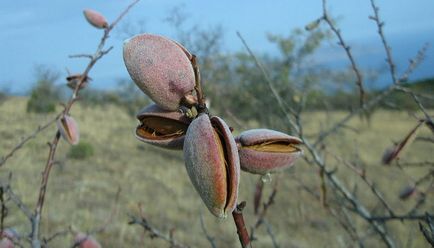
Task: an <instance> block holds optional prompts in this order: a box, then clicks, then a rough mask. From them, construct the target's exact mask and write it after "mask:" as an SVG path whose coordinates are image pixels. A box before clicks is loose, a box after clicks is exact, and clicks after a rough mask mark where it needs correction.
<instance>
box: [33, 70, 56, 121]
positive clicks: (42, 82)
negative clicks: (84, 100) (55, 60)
mask: <svg viewBox="0 0 434 248" xmlns="http://www.w3.org/2000/svg"><path fill="white" fill-rule="evenodd" d="M36 70H37V72H36V74H37V81H36V85H35V86H34V87H33V89H32V90H31V93H30V99H29V101H28V102H27V112H35V113H50V112H54V111H55V110H56V104H57V103H58V102H59V101H60V100H61V94H60V90H59V89H58V88H56V86H55V85H54V83H55V81H56V80H57V79H58V78H59V74H58V73H57V72H54V71H52V70H50V69H48V68H45V67H38V68H37V69H36Z"/></svg>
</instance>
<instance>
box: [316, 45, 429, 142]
mask: <svg viewBox="0 0 434 248" xmlns="http://www.w3.org/2000/svg"><path fill="white" fill-rule="evenodd" d="M426 50H427V48H426V47H425V46H424V47H423V48H422V49H420V50H419V51H418V53H417V55H416V56H415V58H414V59H412V60H411V61H410V63H409V65H408V67H407V69H406V71H405V73H404V74H403V75H402V76H401V78H399V79H398V80H399V82H401V81H403V80H404V79H406V78H408V76H409V75H410V73H411V72H413V70H414V68H415V67H416V66H417V65H419V64H420V63H421V61H422V60H423V58H424V56H425V53H426ZM399 88H403V87H402V86H400V85H398V84H392V85H390V86H389V87H388V88H386V89H385V90H383V91H382V92H380V94H378V95H377V96H376V97H374V98H372V99H371V100H369V101H367V102H365V104H364V105H363V106H362V107H360V108H357V109H355V110H354V111H352V112H351V113H348V114H347V115H346V116H345V117H343V118H342V119H341V120H340V121H338V122H336V123H335V124H334V125H333V126H332V127H331V128H329V129H328V130H327V131H324V132H322V133H321V134H320V135H319V136H318V138H317V140H316V141H315V143H314V146H315V147H316V146H317V145H319V144H320V143H322V142H323V141H324V140H325V139H326V138H327V137H328V136H330V135H332V134H334V133H336V132H337V131H339V130H340V129H341V128H342V127H343V126H344V125H345V124H346V123H347V122H349V121H350V120H352V119H353V118H354V117H355V116H358V115H359V114H361V113H362V112H364V111H367V110H370V109H371V108H373V107H375V106H377V105H378V104H379V103H380V102H381V101H383V100H384V98H386V97H387V96H388V95H390V94H391V93H393V92H395V91H396V90H398V89H399Z"/></svg>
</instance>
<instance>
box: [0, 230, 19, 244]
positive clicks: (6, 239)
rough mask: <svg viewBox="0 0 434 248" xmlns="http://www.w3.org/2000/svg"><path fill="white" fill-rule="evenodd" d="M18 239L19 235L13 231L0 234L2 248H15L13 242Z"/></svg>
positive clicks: (4, 231)
mask: <svg viewBox="0 0 434 248" xmlns="http://www.w3.org/2000/svg"><path fill="white" fill-rule="evenodd" d="M17 237H18V235H17V233H16V232H15V231H14V230H12V229H5V230H3V232H0V248H14V247H15V245H14V242H13V240H14V239H16V238H17Z"/></svg>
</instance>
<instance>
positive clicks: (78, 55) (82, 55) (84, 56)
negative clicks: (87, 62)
mask: <svg viewBox="0 0 434 248" xmlns="http://www.w3.org/2000/svg"><path fill="white" fill-rule="evenodd" d="M68 58H70V59H74V58H87V59H93V56H92V54H73V55H69V56H68Z"/></svg>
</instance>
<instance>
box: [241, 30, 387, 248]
mask: <svg viewBox="0 0 434 248" xmlns="http://www.w3.org/2000/svg"><path fill="white" fill-rule="evenodd" d="M238 36H239V37H240V39H241V40H242V41H243V44H244V46H245V47H246V48H248V46H247V44H246V42H245V41H244V39H242V37H241V35H240V34H238ZM248 51H249V53H250V54H251V56H252V57H253V58H256V56H254V54H253V52H252V51H251V50H250V49H248ZM255 60H256V61H258V62H259V60H258V59H257V58H256V59H255ZM258 67H260V68H263V67H261V66H260V64H259V65H258ZM261 71H262V73H263V74H264V73H265V74H264V77H266V75H267V74H266V71H265V70H261ZM266 78H268V77H266ZM267 82H268V80H267ZM270 82H271V81H269V84H270ZM394 87H395V86H391V87H389V88H388V89H386V90H385V91H383V92H382V93H380V94H379V95H378V96H377V97H375V98H373V99H372V100H370V101H369V102H366V103H365V105H364V106H363V107H361V108H359V109H358V110H356V111H354V112H352V113H350V114H349V115H347V116H346V117H345V118H344V119H343V120H341V121H340V122H339V123H338V124H336V125H335V126H334V127H333V129H332V130H331V131H329V133H328V134H327V135H329V134H331V133H332V132H335V131H336V130H338V129H339V128H340V127H341V126H342V125H343V124H345V123H346V122H347V121H349V120H350V119H352V118H353V117H354V116H356V114H358V113H360V112H361V111H363V110H365V109H369V108H371V107H373V106H375V105H377V104H378V103H379V102H380V101H382V100H383V99H384V97H386V96H387V95H388V94H390V93H391V92H393V90H395V88H394ZM272 92H273V95H274V97H275V98H276V100H277V101H278V102H279V106H280V108H281V109H282V111H283V113H284V114H285V118H286V120H287V121H288V123H289V124H290V125H291V126H292V128H293V129H294V130H296V132H297V134H298V135H299V138H300V139H301V140H302V141H303V143H304V145H305V147H306V148H307V150H308V152H309V154H310V155H311V157H312V159H313V162H314V163H315V164H316V165H317V166H318V167H319V168H320V169H324V171H325V175H326V177H327V179H328V181H329V182H330V183H331V184H332V186H333V188H334V189H335V190H336V191H337V192H340V193H341V194H342V196H343V197H344V198H345V199H346V200H347V201H348V203H350V204H351V205H352V206H353V208H354V210H355V211H356V213H357V214H358V215H359V216H360V217H362V218H363V219H364V220H366V221H367V222H368V223H369V224H371V226H372V227H373V228H374V230H375V231H376V232H377V233H378V234H379V235H380V237H381V238H382V240H383V241H384V243H385V244H386V245H387V247H389V248H393V247H395V243H394V241H393V240H392V239H391V237H390V236H389V235H388V233H387V231H386V229H385V228H384V226H383V225H381V224H380V223H378V222H375V221H372V220H370V219H369V218H370V217H371V213H370V212H369V211H368V210H367V209H366V207H365V206H364V205H363V204H362V203H361V202H360V201H359V200H358V199H357V197H355V196H354V195H353V194H352V193H351V192H350V191H349V190H348V189H347V187H346V186H344V185H343V183H342V182H341V181H340V180H339V179H338V178H337V177H336V176H335V174H334V173H332V172H329V171H327V170H325V168H326V166H325V162H324V160H323V158H322V157H321V156H320V155H319V152H318V150H317V149H316V148H315V146H314V145H313V144H311V143H310V142H309V140H307V139H306V137H304V135H303V133H301V132H300V128H301V122H300V121H299V122H297V123H294V122H293V121H292V118H291V116H290V113H289V112H288V110H287V109H286V108H285V107H284V105H283V101H281V97H280V95H279V94H278V93H277V92H274V91H272ZM279 99H280V100H279ZM293 114H294V115H295V118H296V119H297V118H299V119H300V116H299V115H298V114H297V113H296V112H293ZM327 135H326V136H327ZM326 136H324V138H325V137H326Z"/></svg>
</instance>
